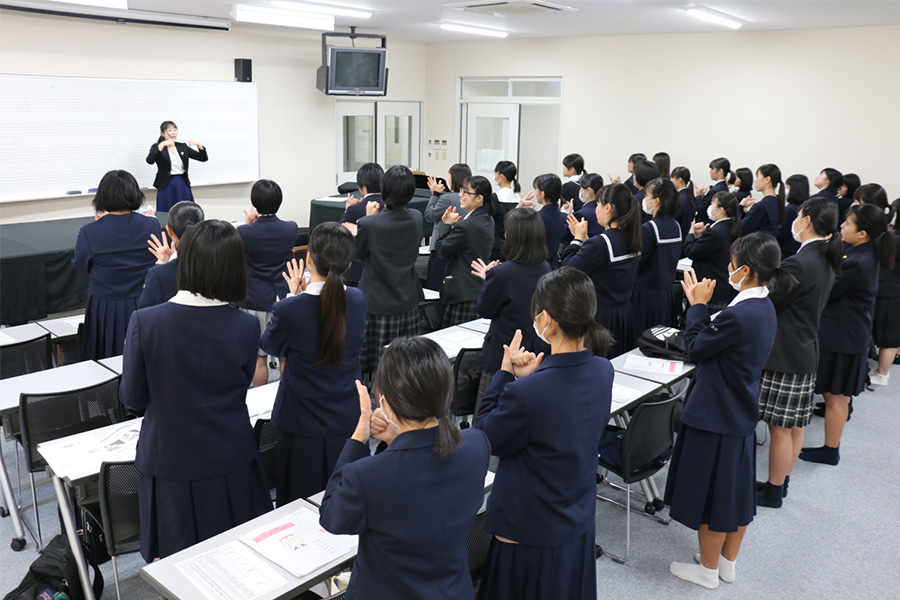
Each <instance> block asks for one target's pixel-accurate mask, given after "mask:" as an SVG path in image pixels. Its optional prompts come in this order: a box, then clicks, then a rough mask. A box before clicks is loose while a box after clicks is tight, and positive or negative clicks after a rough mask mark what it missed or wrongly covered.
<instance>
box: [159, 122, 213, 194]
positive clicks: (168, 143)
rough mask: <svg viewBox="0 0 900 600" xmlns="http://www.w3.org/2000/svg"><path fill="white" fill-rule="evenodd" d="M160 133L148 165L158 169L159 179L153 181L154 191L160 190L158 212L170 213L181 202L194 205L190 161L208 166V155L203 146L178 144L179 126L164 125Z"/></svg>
mask: <svg viewBox="0 0 900 600" xmlns="http://www.w3.org/2000/svg"><path fill="white" fill-rule="evenodd" d="M159 133H160V135H159V139H158V140H156V143H155V144H153V145H152V146H150V152H149V153H148V154H147V158H146V161H147V164H148V165H153V164H155V165H156V177H155V178H154V179H153V187H155V188H156V189H157V192H156V210H157V211H158V212H168V211H169V209H171V208H172V207H173V206H174V205H175V204H177V203H178V202H183V201H185V202H193V201H194V195H193V193H191V180H190V179H189V178H188V167H189V166H190V164H189V163H190V159H194V160H197V161H200V162H206V161H207V160H209V155H208V154H207V153H206V147H205V146H204V145H203V144H201V143H200V142H195V141H194V140H188V142H187V144H184V143H182V142H178V141H176V140H177V139H178V126H177V125H175V123H174V122H172V121H163V122H162V124H161V125H160V126H159ZM194 148H196V150H195V149H194Z"/></svg>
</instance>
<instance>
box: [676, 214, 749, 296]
mask: <svg viewBox="0 0 900 600" xmlns="http://www.w3.org/2000/svg"><path fill="white" fill-rule="evenodd" d="M684 255H685V256H687V257H688V258H690V259H691V261H693V264H692V265H691V268H693V269H694V272H695V273H697V278H698V280H699V279H703V278H704V277H705V278H707V279H715V280H716V288H715V289H714V290H713V297H712V299H713V301H714V302H731V300H732V299H733V298H734V297H735V296H736V295H737V293H736V292H735V291H734V290H733V289H732V287H731V286H730V285H728V263H729V262H731V220H730V219H721V220H719V221H716V222H715V223H714V224H713V225H710V226H709V228H707V230H706V231H704V232H703V234H702V235H701V236H700V237H698V238H695V237H694V234H693V233H691V234H688V236H687V238H686V239H685V240H684Z"/></svg>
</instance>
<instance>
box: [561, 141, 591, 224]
mask: <svg viewBox="0 0 900 600" xmlns="http://www.w3.org/2000/svg"><path fill="white" fill-rule="evenodd" d="M562 166H563V177H565V178H566V182H565V183H564V184H562V191H561V192H560V195H559V196H560V198H561V199H562V200H561V202H562V204H563V205H566V204H568V203H569V202H571V203H572V208H571V210H572V211H578V210H581V207H582V206H584V203H583V202H582V201H581V178H582V177H584V173H585V171H584V158H583V157H582V156H581V155H580V154H567V155H566V156H564V157H563V159H562Z"/></svg>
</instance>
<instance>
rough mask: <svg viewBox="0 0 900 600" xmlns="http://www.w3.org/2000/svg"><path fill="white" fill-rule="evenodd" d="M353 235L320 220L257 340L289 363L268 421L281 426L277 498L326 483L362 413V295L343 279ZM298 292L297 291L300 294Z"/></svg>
mask: <svg viewBox="0 0 900 600" xmlns="http://www.w3.org/2000/svg"><path fill="white" fill-rule="evenodd" d="M353 253H354V243H353V235H352V234H351V233H350V232H349V231H348V230H347V229H345V228H344V227H342V226H341V225H340V224H338V223H322V224H320V225H317V226H316V228H315V229H313V231H312V233H311V234H310V235H309V249H308V250H307V252H306V261H305V264H306V265H307V268H308V269H309V282H308V283H307V282H306V280H304V278H303V266H304V261H300V264H299V265H298V264H297V261H296V260H292V261H291V262H290V263H288V273H287V274H286V276H285V279H287V280H288V283H289V285H290V295H289V296H288V297H287V298H286V299H284V300H281V301H279V302H277V303H275V307H274V309H273V314H272V320H271V321H270V322H269V326H268V327H267V328H266V332H265V333H264V334H263V336H262V339H261V340H260V343H259V345H260V347H261V348H262V349H263V350H265V351H266V352H267V353H269V354H271V355H272V356H284V357H285V358H286V364H285V367H284V372H283V373H282V375H281V383H280V384H279V385H278V394H277V395H276V397H275V407H274V409H273V410H272V426H273V427H275V429H276V430H277V431H278V450H277V453H276V462H277V470H276V473H275V479H276V484H275V487H276V490H277V502H278V506H281V505H283V504H287V503H288V502H291V501H292V500H296V499H298V498H307V497H309V496H312V495H313V494H316V493H318V492H320V491H322V490H324V489H325V484H327V483H328V478H329V477H330V476H331V472H332V471H333V470H334V465H335V464H336V463H337V459H338V455H339V454H340V453H341V449H342V448H343V447H344V442H346V441H347V440H348V439H350V435H351V434H352V433H353V428H354V427H355V426H356V423H357V421H359V404H358V402H357V393H356V384H355V383H354V382H355V381H356V380H357V379H360V378H361V377H362V374H361V372H360V370H359V353H360V349H361V347H362V341H363V335H364V334H365V329H366V297H365V295H364V294H363V293H362V291H360V290H359V289H358V288H354V287H345V286H344V282H343V275H344V272H345V271H346V270H347V269H348V268H349V267H350V262H351V261H352V260H353ZM297 294H299V295H297Z"/></svg>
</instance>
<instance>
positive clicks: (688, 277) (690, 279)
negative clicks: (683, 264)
mask: <svg viewBox="0 0 900 600" xmlns="http://www.w3.org/2000/svg"><path fill="white" fill-rule="evenodd" d="M681 288H682V289H683V290H684V295H685V296H686V297H687V299H688V302H690V303H691V306H694V305H695V304H709V301H710V300H712V295H713V290H715V289H716V281H715V280H714V279H712V280H711V279H706V278H704V279H703V281H697V273H695V272H694V270H693V269H690V270H688V269H685V270H684V280H683V281H682V282H681Z"/></svg>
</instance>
